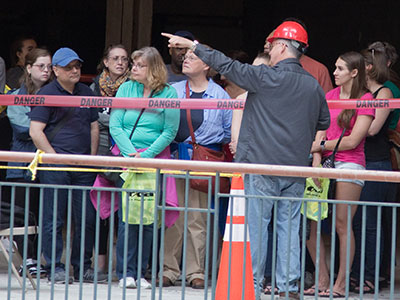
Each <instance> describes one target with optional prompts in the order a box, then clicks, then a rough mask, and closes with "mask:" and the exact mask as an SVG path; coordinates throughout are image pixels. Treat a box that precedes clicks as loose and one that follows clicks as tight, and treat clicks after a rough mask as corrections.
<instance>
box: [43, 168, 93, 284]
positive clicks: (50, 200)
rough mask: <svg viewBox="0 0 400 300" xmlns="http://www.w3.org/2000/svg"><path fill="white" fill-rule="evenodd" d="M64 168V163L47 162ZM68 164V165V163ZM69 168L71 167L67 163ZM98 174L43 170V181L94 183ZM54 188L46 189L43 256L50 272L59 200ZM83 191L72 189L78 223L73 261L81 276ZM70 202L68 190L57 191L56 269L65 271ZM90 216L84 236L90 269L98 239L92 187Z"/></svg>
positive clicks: (86, 202) (89, 184) (87, 218)
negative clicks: (64, 237)
mask: <svg viewBox="0 0 400 300" xmlns="http://www.w3.org/2000/svg"><path fill="white" fill-rule="evenodd" d="M47 166H50V167H55V166H57V167H60V165H47ZM64 167H65V166H64ZM66 167H68V166H66ZM95 177H96V174H94V173H89V172H66V171H40V172H39V179H40V183H45V184H59V185H77V186H92V185H93V183H94V179H95ZM54 190H55V189H53V188H46V189H44V192H43V250H42V251H43V256H44V259H45V260H46V263H47V264H46V269H47V270H48V271H50V269H51V263H52V240H53V239H52V234H53V207H54V201H55V197H54V196H55V195H54ZM83 193H84V192H82V190H77V189H74V190H72V199H71V201H72V203H71V204H72V218H73V219H72V220H73V224H74V235H73V240H72V252H71V264H72V266H73V267H74V275H75V277H77V276H78V275H79V267H80V253H81V228H82V200H83V199H82V196H83ZM67 205H68V190H66V189H59V190H58V192H57V211H56V213H57V218H56V222H57V224H56V254H55V271H56V272H57V271H60V270H64V269H65V266H64V264H62V263H61V255H62V252H63V237H62V229H63V227H64V220H65V215H66V212H67ZM84 205H85V208H86V217H85V220H86V221H85V224H84V225H83V226H84V228H85V238H84V245H83V246H84V262H83V265H84V270H86V269H88V268H90V266H91V264H92V262H91V258H92V253H93V245H94V239H95V224H96V211H95V209H94V207H93V205H92V202H91V201H90V196H89V190H88V191H86V201H85V204H84Z"/></svg>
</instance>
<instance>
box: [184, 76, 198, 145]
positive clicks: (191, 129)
mask: <svg viewBox="0 0 400 300" xmlns="http://www.w3.org/2000/svg"><path fill="white" fill-rule="evenodd" d="M186 98H190V90H189V81H186ZM186 119H187V122H188V126H189V130H190V137H191V138H192V143H193V144H196V138H195V136H194V130H193V124H192V115H191V113H190V109H186Z"/></svg>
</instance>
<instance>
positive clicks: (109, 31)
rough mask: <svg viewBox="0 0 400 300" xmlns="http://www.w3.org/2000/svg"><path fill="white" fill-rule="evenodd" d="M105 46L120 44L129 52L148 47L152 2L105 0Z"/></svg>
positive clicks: (142, 0)
mask: <svg viewBox="0 0 400 300" xmlns="http://www.w3.org/2000/svg"><path fill="white" fill-rule="evenodd" d="M106 18H107V20H106V39H105V40H106V45H109V44H111V43H121V44H123V45H125V47H126V48H127V50H128V51H129V52H131V51H133V50H135V49H138V48H141V47H144V46H149V45H150V43H151V28H152V20H153V0H107V13H106Z"/></svg>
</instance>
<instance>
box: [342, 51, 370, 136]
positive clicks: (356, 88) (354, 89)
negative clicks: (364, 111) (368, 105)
mask: <svg viewBox="0 0 400 300" xmlns="http://www.w3.org/2000/svg"><path fill="white" fill-rule="evenodd" d="M339 58H340V59H341V60H343V61H344V62H345V63H346V67H347V69H348V70H349V71H350V72H351V71H353V70H357V75H356V77H354V78H353V83H352V85H351V92H350V99H359V98H361V97H362V96H363V95H364V94H365V93H366V92H367V91H368V89H367V81H366V75H365V60H364V57H363V56H362V55H361V54H360V53H358V52H355V51H351V52H346V53H344V54H342V55H340V56H339ZM355 113H356V111H355V109H343V110H342V111H341V112H340V114H339V116H338V118H337V123H338V125H339V127H341V128H347V129H348V128H349V127H350V121H351V119H352V118H353V116H354V114H355Z"/></svg>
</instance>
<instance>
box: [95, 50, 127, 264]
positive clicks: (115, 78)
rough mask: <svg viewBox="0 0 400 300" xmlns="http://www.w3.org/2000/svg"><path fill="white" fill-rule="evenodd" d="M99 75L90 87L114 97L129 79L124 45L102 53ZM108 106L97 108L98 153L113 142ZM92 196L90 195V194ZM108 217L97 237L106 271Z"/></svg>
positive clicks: (102, 221) (100, 258)
mask: <svg viewBox="0 0 400 300" xmlns="http://www.w3.org/2000/svg"><path fill="white" fill-rule="evenodd" d="M97 70H98V71H99V75H98V76H97V77H96V78H94V80H93V83H92V84H91V85H90V88H91V89H92V90H93V92H94V93H95V94H96V95H97V96H102V97H115V94H116V93H117V91H118V88H119V87H120V86H121V84H123V83H124V82H126V81H127V80H129V74H130V72H129V56H128V51H126V48H125V46H124V45H121V44H112V45H110V46H108V47H107V48H106V49H105V50H104V53H103V57H102V59H101V61H100V63H99V65H98V66H97ZM110 112H111V109H110V108H109V107H104V108H99V119H98V122H99V149H98V151H97V154H98V155H107V153H108V150H109V149H110V147H111V146H112V144H113V142H112V139H111V136H110V133H109V131H110V129H109V122H110ZM93 195H94V197H93V199H94V201H95V202H97V193H95V194H93ZM91 197H92V196H91ZM109 226H110V224H109V218H107V219H105V220H103V219H101V220H100V239H99V257H98V267H99V270H101V271H103V272H105V271H106V261H107V259H106V255H107V247H108V233H109Z"/></svg>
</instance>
